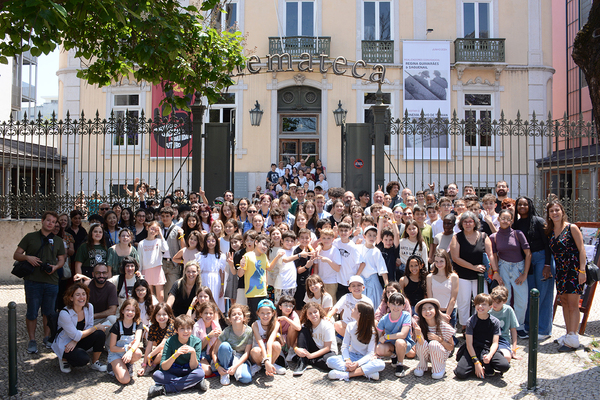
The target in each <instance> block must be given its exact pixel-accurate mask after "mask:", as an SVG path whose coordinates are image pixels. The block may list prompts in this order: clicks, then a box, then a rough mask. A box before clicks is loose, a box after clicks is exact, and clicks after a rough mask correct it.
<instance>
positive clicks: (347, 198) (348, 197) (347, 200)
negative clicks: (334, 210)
mask: <svg viewBox="0 0 600 400" xmlns="http://www.w3.org/2000/svg"><path fill="white" fill-rule="evenodd" d="M343 200H344V205H345V206H346V207H348V206H350V205H351V204H352V203H353V202H354V193H352V192H351V191H350V190H348V191H347V192H346V193H344V197H343Z"/></svg>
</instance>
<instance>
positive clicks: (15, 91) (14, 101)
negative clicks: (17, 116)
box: [10, 84, 21, 110]
mask: <svg viewBox="0 0 600 400" xmlns="http://www.w3.org/2000/svg"><path fill="white" fill-rule="evenodd" d="M10 107H11V109H12V110H20V109H21V87H20V86H19V85H15V84H13V85H12V91H11V101H10Z"/></svg>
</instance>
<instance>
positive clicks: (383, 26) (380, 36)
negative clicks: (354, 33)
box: [363, 1, 392, 40]
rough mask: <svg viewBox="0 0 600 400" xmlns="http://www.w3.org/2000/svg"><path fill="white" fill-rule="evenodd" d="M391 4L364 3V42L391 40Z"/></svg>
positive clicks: (378, 2)
mask: <svg viewBox="0 0 600 400" xmlns="http://www.w3.org/2000/svg"><path fill="white" fill-rule="evenodd" d="M391 15H392V13H391V2H389V1H365V2H364V18H363V21H364V29H363V36H364V40H392V17H391Z"/></svg>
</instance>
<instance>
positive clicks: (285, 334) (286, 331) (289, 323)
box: [277, 296, 302, 361]
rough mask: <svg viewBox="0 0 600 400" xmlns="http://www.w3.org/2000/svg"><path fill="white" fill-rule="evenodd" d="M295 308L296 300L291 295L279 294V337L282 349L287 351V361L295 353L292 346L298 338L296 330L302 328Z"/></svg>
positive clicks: (298, 330)
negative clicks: (282, 344) (281, 341)
mask: <svg viewBox="0 0 600 400" xmlns="http://www.w3.org/2000/svg"><path fill="white" fill-rule="evenodd" d="M295 308H296V300H295V299H294V298H293V297H292V296H281V298H280V299H279V302H277V320H278V321H279V326H280V331H279V332H280V333H281V338H282V340H283V343H284V346H286V347H287V349H285V348H284V351H287V353H288V356H287V358H286V360H287V361H291V360H292V357H293V356H294V355H295V353H294V350H293V349H294V347H295V346H296V340H297V339H298V332H300V329H301V328H302V327H301V325H300V317H298V314H297V313H296V311H294V309H295Z"/></svg>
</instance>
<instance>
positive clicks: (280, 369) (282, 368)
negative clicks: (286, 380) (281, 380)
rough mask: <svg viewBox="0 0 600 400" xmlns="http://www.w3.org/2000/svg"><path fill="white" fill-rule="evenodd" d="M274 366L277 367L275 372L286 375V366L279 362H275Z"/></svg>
mask: <svg viewBox="0 0 600 400" xmlns="http://www.w3.org/2000/svg"><path fill="white" fill-rule="evenodd" d="M273 367H275V373H276V374H277V375H285V371H286V370H285V367H282V366H281V365H277V364H273Z"/></svg>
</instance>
